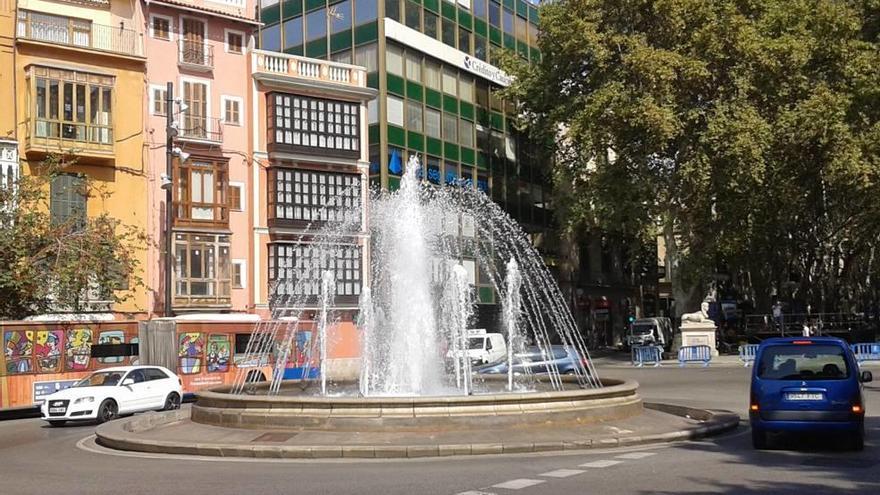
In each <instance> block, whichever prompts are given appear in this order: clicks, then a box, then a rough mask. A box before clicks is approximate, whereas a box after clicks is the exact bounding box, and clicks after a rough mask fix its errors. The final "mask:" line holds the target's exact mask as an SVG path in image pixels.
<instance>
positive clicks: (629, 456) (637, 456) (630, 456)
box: [615, 452, 657, 460]
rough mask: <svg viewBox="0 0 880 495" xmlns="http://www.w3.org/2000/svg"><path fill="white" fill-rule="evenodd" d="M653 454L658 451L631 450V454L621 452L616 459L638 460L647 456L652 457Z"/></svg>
mask: <svg viewBox="0 0 880 495" xmlns="http://www.w3.org/2000/svg"><path fill="white" fill-rule="evenodd" d="M652 455H657V453H656V452H630V453H629V454H621V455H619V456H617V457H615V459H629V460H637V459H644V458H645V457H651V456H652Z"/></svg>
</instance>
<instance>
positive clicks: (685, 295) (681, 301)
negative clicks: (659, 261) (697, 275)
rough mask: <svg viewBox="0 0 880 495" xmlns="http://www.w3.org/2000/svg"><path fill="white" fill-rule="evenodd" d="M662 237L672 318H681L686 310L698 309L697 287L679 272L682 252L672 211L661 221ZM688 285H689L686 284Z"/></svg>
mask: <svg viewBox="0 0 880 495" xmlns="http://www.w3.org/2000/svg"><path fill="white" fill-rule="evenodd" d="M663 238H664V240H665V241H666V278H668V279H669V282H670V284H671V285H672V298H673V300H674V302H675V310H674V312H673V313H672V315H673V318H674V319H676V320H677V319H679V318H681V315H682V314H684V313H686V312H693V311H696V310H698V309H699V301H697V299H698V297H697V295H698V294H699V291H698V289H699V287H695V286H693V285H692V284H686V283H685V281H684V280H683V277H682V273H681V262H682V253H681V249H680V247H679V245H678V239H677V238H676V235H675V220H674V216H673V214H672V213H667V215H666V216H665V218H664V221H663ZM686 285H690V286H686Z"/></svg>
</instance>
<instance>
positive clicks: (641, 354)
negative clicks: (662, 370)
mask: <svg viewBox="0 0 880 495" xmlns="http://www.w3.org/2000/svg"><path fill="white" fill-rule="evenodd" d="M662 360H663V348H662V347H657V346H653V345H637V346H634V347H633V348H632V364H633V366H635V367H636V368H641V367H642V366H644V365H646V364H653V365H654V367H657V366H660V365H661V364H660V361H662Z"/></svg>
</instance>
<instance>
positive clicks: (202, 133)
mask: <svg viewBox="0 0 880 495" xmlns="http://www.w3.org/2000/svg"><path fill="white" fill-rule="evenodd" d="M182 120H183V123H182V124H181V127H180V129H179V130H178V135H177V137H178V139H184V140H193V141H210V142H212V143H221V142H223V121H222V120H220V119H216V118H213V119H209V118H207V117H194V116H189V115H184V116H183V119H182Z"/></svg>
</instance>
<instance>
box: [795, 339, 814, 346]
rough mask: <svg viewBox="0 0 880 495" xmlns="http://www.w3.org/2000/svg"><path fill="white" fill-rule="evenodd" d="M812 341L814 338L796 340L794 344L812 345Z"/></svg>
mask: <svg viewBox="0 0 880 495" xmlns="http://www.w3.org/2000/svg"><path fill="white" fill-rule="evenodd" d="M812 343H813V341H812V340H795V341H794V342H792V344H794V345H810V344H812Z"/></svg>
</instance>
